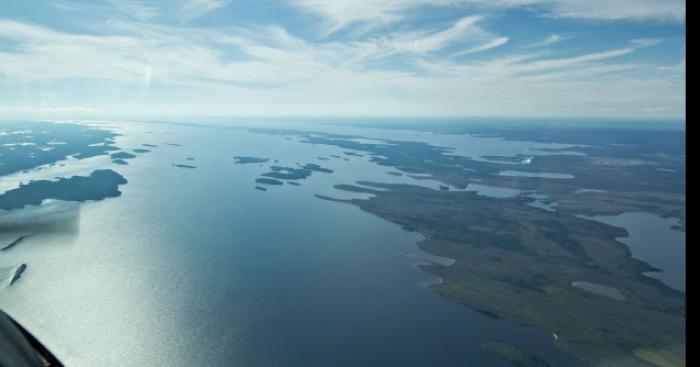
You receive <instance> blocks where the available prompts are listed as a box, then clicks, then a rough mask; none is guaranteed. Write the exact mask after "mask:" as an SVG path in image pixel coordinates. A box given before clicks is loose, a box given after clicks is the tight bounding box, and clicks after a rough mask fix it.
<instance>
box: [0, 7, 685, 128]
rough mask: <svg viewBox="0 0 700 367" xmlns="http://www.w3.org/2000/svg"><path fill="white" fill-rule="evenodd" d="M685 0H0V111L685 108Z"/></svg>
mask: <svg viewBox="0 0 700 367" xmlns="http://www.w3.org/2000/svg"><path fill="white" fill-rule="evenodd" d="M685 18H686V8H685V1H682V0H167V1H166V0H163V1H156V0H53V1H49V0H0V118H2V117H4V118H10V119H12V118H76V119H78V118H104V119H108V118H124V117H133V118H162V119H166V118H173V117H178V116H179V117H183V116H186V117H190V116H191V117H195V118H196V117H201V118H207V117H256V116H320V117H333V116H338V117H353V116H395V117H470V116H478V117H554V118H563V117H576V118H589V117H600V118H651V119H668V120H684V119H685V110H686V107H685V104H686V99H685V91H686V81H685V79H686V78H685V75H686V71H685V69H686V61H685V60H686V37H685V23H686V21H685Z"/></svg>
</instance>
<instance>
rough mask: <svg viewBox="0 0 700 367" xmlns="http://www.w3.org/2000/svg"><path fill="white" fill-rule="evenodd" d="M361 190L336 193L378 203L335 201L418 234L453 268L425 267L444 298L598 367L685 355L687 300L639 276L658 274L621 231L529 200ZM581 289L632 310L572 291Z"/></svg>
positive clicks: (404, 188)
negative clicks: (651, 355)
mask: <svg viewBox="0 0 700 367" xmlns="http://www.w3.org/2000/svg"><path fill="white" fill-rule="evenodd" d="M360 184H361V185H362V186H363V187H360V186H351V185H338V186H336V187H337V188H339V189H344V190H350V191H355V192H366V193H372V194H373V195H374V196H373V197H372V198H370V199H367V200H359V199H353V200H347V201H345V200H337V201H342V202H348V203H352V204H354V205H357V206H358V207H360V208H361V209H362V210H364V211H367V212H369V213H372V214H375V215H377V216H379V217H381V218H384V219H386V220H389V221H391V222H394V223H397V224H399V225H401V226H402V227H403V228H405V229H406V230H409V231H415V232H419V233H421V234H422V235H423V236H424V237H425V239H424V240H422V241H421V242H420V243H419V244H418V245H419V247H420V248H421V249H423V250H425V251H427V252H429V253H431V254H434V255H438V256H443V257H447V258H451V259H454V260H455V262H454V264H453V265H451V266H444V265H440V264H430V265H424V266H422V268H423V269H425V270H426V271H428V272H430V273H432V274H435V275H436V276H438V277H440V278H442V279H443V282H442V283H440V284H435V285H433V286H432V287H433V289H435V290H436V291H437V292H439V293H440V294H442V295H444V296H445V297H448V298H450V299H453V300H456V301H457V302H459V303H461V304H463V305H465V306H468V307H470V308H472V309H474V310H478V311H480V312H482V313H484V314H487V315H490V316H493V317H497V318H500V319H504V320H509V321H513V322H517V323H521V324H524V325H530V326H537V327H540V328H542V329H544V330H549V331H551V332H553V333H556V334H557V335H558V340H557V341H556V345H557V346H558V347H560V348H561V349H562V350H564V351H566V352H568V353H570V354H572V355H574V356H576V357H578V358H579V359H580V360H581V361H583V362H585V363H588V364H590V365H593V366H618V365H620V364H619V363H621V361H625V362H624V363H626V364H622V365H629V366H645V365H648V364H647V362H648V361H647V362H643V361H642V360H641V359H640V358H639V357H638V356H636V354H635V351H636V350H639V349H641V350H650V349H651V350H663V351H672V350H677V349H684V345H685V295H684V294H683V293H681V292H677V291H675V290H673V289H671V288H668V287H666V286H665V285H664V284H662V283H661V282H659V281H657V280H655V279H651V278H647V277H645V276H643V275H641V273H642V272H644V271H648V270H651V269H652V268H651V267H650V266H649V265H648V264H646V263H644V262H641V261H638V260H635V259H633V258H631V257H630V253H629V250H628V249H627V247H626V246H625V245H623V244H621V243H619V242H617V241H616V240H615V238H616V237H620V236H623V235H625V234H626V233H625V231H624V230H623V229H620V228H616V227H612V226H608V225H605V224H602V223H597V222H592V221H588V220H584V219H580V218H577V217H574V216H568V215H561V214H559V213H552V212H547V211H543V210H537V209H534V208H530V207H528V206H526V205H523V201H524V199H523V198H516V199H492V198H486V197H482V196H479V195H477V194H475V193H471V192H445V191H440V190H431V189H427V188H422V187H417V186H410V185H388V184H377V183H370V182H361V183H360ZM371 187H374V188H376V189H373V188H371ZM387 189H388V190H387ZM322 198H324V199H328V200H335V199H330V198H327V197H322ZM579 279H587V280H590V281H592V282H596V283H599V284H606V285H608V286H610V287H614V288H616V289H618V290H620V291H621V292H622V293H623V294H624V295H625V297H626V300H625V301H619V300H613V299H610V298H607V297H602V296H597V295H595V294H591V293H589V292H585V291H583V290H580V289H577V288H575V287H572V286H571V282H572V281H576V280H579Z"/></svg>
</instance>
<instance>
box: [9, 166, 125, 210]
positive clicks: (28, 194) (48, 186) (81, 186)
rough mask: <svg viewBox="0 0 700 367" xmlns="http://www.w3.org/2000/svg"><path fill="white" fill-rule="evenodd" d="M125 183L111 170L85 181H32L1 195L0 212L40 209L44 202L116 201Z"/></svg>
mask: <svg viewBox="0 0 700 367" xmlns="http://www.w3.org/2000/svg"><path fill="white" fill-rule="evenodd" d="M126 183H127V181H126V179H125V178H124V177H122V176H121V175H120V174H118V173H117V172H114V171H112V170H110V169H105V170H97V171H94V172H92V173H91V174H90V176H87V177H83V176H73V177H71V178H59V179H58V180H56V181H46V180H42V181H31V182H29V183H27V184H22V185H20V187H18V188H16V189H12V190H8V191H6V192H5V193H3V194H2V195H0V209H3V210H12V209H19V208H23V207H25V206H27V205H39V204H41V202H42V201H43V200H45V199H57V200H63V201H88V200H102V199H105V198H109V197H117V196H119V195H121V192H120V191H119V185H123V184H126Z"/></svg>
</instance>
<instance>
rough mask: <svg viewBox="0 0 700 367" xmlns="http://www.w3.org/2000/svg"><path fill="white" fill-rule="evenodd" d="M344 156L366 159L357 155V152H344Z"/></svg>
mask: <svg viewBox="0 0 700 367" xmlns="http://www.w3.org/2000/svg"><path fill="white" fill-rule="evenodd" d="M357 144H360V143H357ZM343 154H345V155H349V156H352V157H364V155H362V154H359V153H355V152H343Z"/></svg>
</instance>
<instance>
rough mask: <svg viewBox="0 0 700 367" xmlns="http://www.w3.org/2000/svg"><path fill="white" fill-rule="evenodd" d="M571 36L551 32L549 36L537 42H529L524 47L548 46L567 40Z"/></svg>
mask: <svg viewBox="0 0 700 367" xmlns="http://www.w3.org/2000/svg"><path fill="white" fill-rule="evenodd" d="M570 38H571V37H567V36H562V35H560V34H550V35H549V36H547V37H546V38H544V39H542V40H540V41H537V42H534V43H530V44H527V45H525V46H523V48H539V47H547V46H551V45H554V44H557V43H559V42H563V41H566V40H568V39H570Z"/></svg>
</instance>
